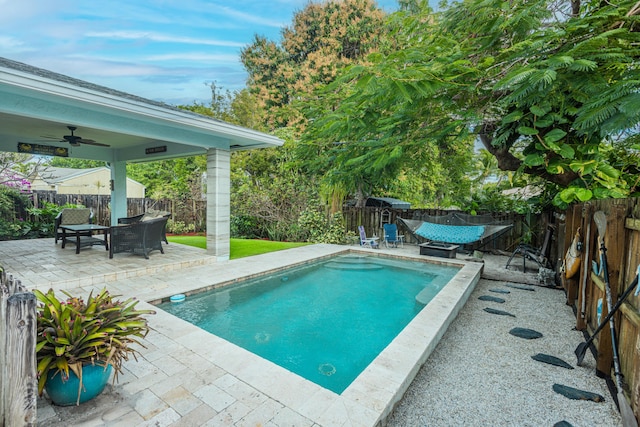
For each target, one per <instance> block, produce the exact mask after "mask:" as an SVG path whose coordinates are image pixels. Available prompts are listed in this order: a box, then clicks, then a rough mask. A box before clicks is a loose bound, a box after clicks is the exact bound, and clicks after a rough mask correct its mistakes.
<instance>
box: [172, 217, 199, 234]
mask: <svg viewBox="0 0 640 427" xmlns="http://www.w3.org/2000/svg"><path fill="white" fill-rule="evenodd" d="M195 230H196V226H195V225H194V224H185V222H184V221H174V220H172V219H169V220H168V221H167V231H168V232H170V233H173V234H186V233H193V232H194V231H195Z"/></svg>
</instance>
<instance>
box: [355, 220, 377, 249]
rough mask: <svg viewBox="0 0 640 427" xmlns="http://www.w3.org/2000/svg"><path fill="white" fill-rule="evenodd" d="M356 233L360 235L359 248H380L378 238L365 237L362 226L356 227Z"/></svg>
mask: <svg viewBox="0 0 640 427" xmlns="http://www.w3.org/2000/svg"><path fill="white" fill-rule="evenodd" d="M358 232H359V233H360V246H362V247H365V248H372V249H377V248H378V247H380V244H379V243H378V240H379V239H380V238H379V237H376V236H373V237H367V233H366V232H365V231H364V226H363V225H359V226H358Z"/></svg>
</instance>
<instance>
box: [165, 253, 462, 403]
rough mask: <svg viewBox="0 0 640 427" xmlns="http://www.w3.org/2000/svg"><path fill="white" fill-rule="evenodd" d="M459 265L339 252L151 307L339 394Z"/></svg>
mask: <svg viewBox="0 0 640 427" xmlns="http://www.w3.org/2000/svg"><path fill="white" fill-rule="evenodd" d="M459 270H460V267H458V266H449V265H435V264H429V263H425V262H423V261H419V260H400V259H395V258H385V257H380V256H364V255H353V254H350V255H342V256H338V257H333V258H330V259H324V260H322V261H319V262H315V263H312V264H308V265H304V266H301V267H295V268H293V269H287V270H284V271H281V272H279V273H278V274H277V275H268V276H265V277H260V278H257V279H253V280H249V281H246V282H241V283H238V284H233V285H230V286H226V287H223V288H220V289H216V290H212V291H208V292H203V293H199V294H194V295H192V296H189V297H188V298H187V299H186V300H185V301H184V302H179V303H172V302H165V303H162V304H160V305H159V308H162V309H163V310H165V311H167V312H169V313H171V314H173V315H176V316H178V317H180V318H182V319H184V320H187V321H188V322H190V323H192V324H194V325H196V326H199V327H201V328H202V329H204V330H206V331H208V332H211V333H213V334H215V335H218V336H220V337H222V338H224V339H227V340H228V341H230V342H233V343H234V344H236V345H239V346H241V347H243V348H245V349H247V350H249V351H251V352H253V353H255V354H257V355H259V356H261V357H263V358H265V359H267V360H270V361H272V362H274V363H276V364H278V365H280V366H282V367H284V368H286V369H288V370H290V371H292V372H295V373H297V374H298V375H300V376H302V377H304V378H307V379H308V380H310V381H313V382H315V383H316V384H318V385H321V386H322V387H325V388H327V389H329V390H331V391H334V392H336V393H341V392H342V391H344V390H345V389H346V388H347V387H348V386H349V384H351V383H352V382H353V380H354V379H355V378H356V377H357V376H358V375H359V374H360V373H361V372H362V371H363V370H364V369H365V368H366V367H367V366H368V365H369V364H370V363H371V362H372V361H373V360H374V359H375V358H376V357H377V356H378V354H379V353H380V352H381V351H382V350H384V348H385V347H387V346H388V345H389V343H390V342H391V341H392V340H393V339H394V338H395V337H396V336H397V335H398V334H399V333H400V332H401V331H402V330H403V329H404V328H405V326H406V325H407V324H408V323H409V322H411V320H412V319H413V318H414V317H415V316H416V315H417V314H418V313H419V312H420V311H421V310H422V309H423V308H424V306H425V305H426V304H427V303H428V302H429V301H430V299H431V298H433V297H434V296H435V295H437V293H438V292H439V291H440V290H441V289H442V288H443V287H444V286H445V285H446V284H447V283H448V282H449V281H450V279H451V278H452V277H454V276H455V275H456V274H457V273H458V272H459Z"/></svg>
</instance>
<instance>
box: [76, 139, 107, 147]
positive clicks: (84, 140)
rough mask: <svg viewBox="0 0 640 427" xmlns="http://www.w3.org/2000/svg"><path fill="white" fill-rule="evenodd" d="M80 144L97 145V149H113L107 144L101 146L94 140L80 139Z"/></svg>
mask: <svg viewBox="0 0 640 427" xmlns="http://www.w3.org/2000/svg"><path fill="white" fill-rule="evenodd" d="M78 142H79V143H81V144H87V145H95V146H97V147H111V146H110V145H107V144H101V143H100V142H95V141H94V140H93V139H79V140H78Z"/></svg>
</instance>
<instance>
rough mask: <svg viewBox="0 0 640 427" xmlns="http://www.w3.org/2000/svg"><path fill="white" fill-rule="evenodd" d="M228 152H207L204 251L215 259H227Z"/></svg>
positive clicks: (229, 153) (229, 187) (228, 223)
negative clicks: (205, 244)
mask: <svg viewBox="0 0 640 427" xmlns="http://www.w3.org/2000/svg"><path fill="white" fill-rule="evenodd" d="M230 163H231V152H230V151H229V150H220V149H216V148H212V149H209V150H208V151H207V254H209V255H211V256H214V257H216V259H217V260H218V261H226V260H228V259H229V239H230V237H231V234H230V215H231V214H230V204H231V196H230V194H231V173H230Z"/></svg>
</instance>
